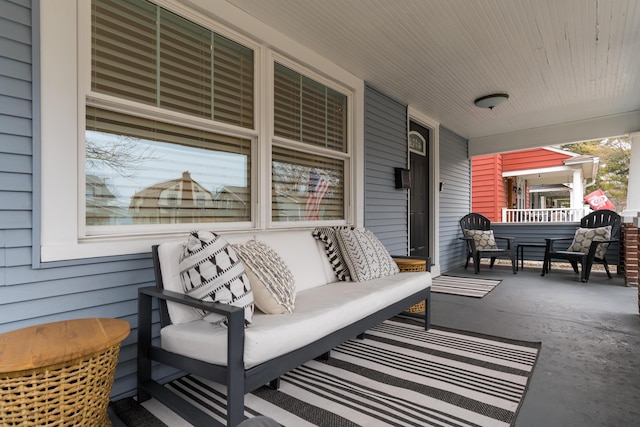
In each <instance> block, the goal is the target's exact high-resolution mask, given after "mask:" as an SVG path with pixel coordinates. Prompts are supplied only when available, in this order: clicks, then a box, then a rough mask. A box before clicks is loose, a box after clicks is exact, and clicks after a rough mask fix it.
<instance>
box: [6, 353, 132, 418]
mask: <svg viewBox="0 0 640 427" xmlns="http://www.w3.org/2000/svg"><path fill="white" fill-rule="evenodd" d="M119 352H120V344H119V343H118V344H116V345H114V346H112V347H109V348H107V349H106V350H103V351H100V352H97V353H94V354H91V355H89V356H85V357H81V358H78V359H75V360H71V361H68V362H64V363H60V364H57V365H50V366H44V367H42V368H38V369H31V370H27V371H17V372H8V373H2V374H0V390H2V396H1V398H0V425H2V426H5V425H8V426H17V425H20V426H24V427H31V426H34V427H35V426H45V425H46V426H51V427H53V426H56V427H57V426H96V427H110V426H111V425H112V424H111V421H110V420H109V417H108V416H107V406H108V404H109V396H110V394H111V388H112V385H113V377H114V373H115V368H116V364H117V363H118V353H119Z"/></svg>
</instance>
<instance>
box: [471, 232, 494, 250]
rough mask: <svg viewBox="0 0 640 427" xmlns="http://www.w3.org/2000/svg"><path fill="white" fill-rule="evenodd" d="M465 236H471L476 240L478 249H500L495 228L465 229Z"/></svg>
mask: <svg viewBox="0 0 640 427" xmlns="http://www.w3.org/2000/svg"><path fill="white" fill-rule="evenodd" d="M464 237H471V238H472V239H473V240H474V241H475V242H476V249H498V245H496V239H495V237H493V230H464Z"/></svg>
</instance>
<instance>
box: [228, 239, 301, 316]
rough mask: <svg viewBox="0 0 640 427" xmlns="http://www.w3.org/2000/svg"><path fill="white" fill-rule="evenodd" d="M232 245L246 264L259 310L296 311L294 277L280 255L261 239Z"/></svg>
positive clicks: (266, 311) (270, 312)
mask: <svg viewBox="0 0 640 427" xmlns="http://www.w3.org/2000/svg"><path fill="white" fill-rule="evenodd" d="M233 247H234V249H235V250H236V252H237V253H238V255H239V256H240V259H241V260H242V262H243V263H244V264H245V266H246V271H247V275H249V279H250V281H251V289H252V290H253V296H254V299H255V304H256V306H257V307H258V308H259V309H260V311H262V312H263V313H266V314H284V313H291V312H293V308H294V303H295V298H296V288H295V280H294V278H293V274H291V271H290V270H289V267H287V264H286V263H285V262H284V261H283V260H282V258H281V257H280V255H278V253H277V252H276V251H274V250H273V249H272V248H271V247H270V246H268V245H267V244H266V243H264V242H261V241H259V240H250V241H248V242H247V243H245V244H242V245H241V244H238V245H233Z"/></svg>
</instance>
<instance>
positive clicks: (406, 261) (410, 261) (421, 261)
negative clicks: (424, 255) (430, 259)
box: [393, 258, 427, 266]
mask: <svg viewBox="0 0 640 427" xmlns="http://www.w3.org/2000/svg"><path fill="white" fill-rule="evenodd" d="M393 260H394V261H395V262H396V264H402V265H406V266H410V265H414V266H416V265H425V264H426V263H427V261H426V260H424V259H408V258H393Z"/></svg>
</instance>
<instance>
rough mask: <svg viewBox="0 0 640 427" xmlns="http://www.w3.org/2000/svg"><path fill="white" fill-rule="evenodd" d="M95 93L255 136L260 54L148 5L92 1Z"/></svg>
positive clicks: (116, 0) (133, 1) (128, 0)
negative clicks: (256, 66) (238, 128)
mask: <svg viewBox="0 0 640 427" xmlns="http://www.w3.org/2000/svg"><path fill="white" fill-rule="evenodd" d="M91 47H92V70H91V71H92V78H91V89H92V90H93V91H95V92H99V93H104V94H107V95H113V96H116V97H119V98H124V99H128V100H132V101H136V102H141V103H144V104H149V105H154V106H157V107H161V108H166V109H168V110H172V111H178V112H181V113H185V114H190V115H193V116H196V117H200V118H205V119H211V120H215V121H219V122H223V123H228V124H232V125H237V126H241V127H244V128H249V129H252V128H253V127H254V111H253V105H254V102H253V101H254V100H253V96H254V95H253V94H254V88H253V82H254V75H253V73H254V63H253V56H254V55H253V50H252V49H249V48H247V47H245V46H242V45H240V44H238V43H236V42H234V41H232V40H229V39H228V38H226V37H223V36H221V35H219V34H216V33H215V32H213V31H211V30H209V29H207V28H204V27H202V26H200V25H197V24H195V23H193V22H191V21H188V20H186V19H184V18H182V17H180V16H178V15H176V14H174V13H172V12H169V11H167V10H165V9H163V8H161V7H159V6H156V5H154V4H153V3H150V2H147V1H144V0H126V1H125V0H93V1H92V43H91Z"/></svg>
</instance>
